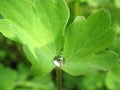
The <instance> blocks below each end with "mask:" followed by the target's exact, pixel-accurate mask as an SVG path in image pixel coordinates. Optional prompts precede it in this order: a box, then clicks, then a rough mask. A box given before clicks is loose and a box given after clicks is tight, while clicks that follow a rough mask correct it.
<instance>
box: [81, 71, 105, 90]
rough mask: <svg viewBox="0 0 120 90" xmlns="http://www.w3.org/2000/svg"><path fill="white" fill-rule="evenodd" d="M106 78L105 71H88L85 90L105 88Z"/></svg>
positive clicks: (84, 81) (84, 79) (85, 78)
mask: <svg viewBox="0 0 120 90" xmlns="http://www.w3.org/2000/svg"><path fill="white" fill-rule="evenodd" d="M104 78H105V73H103V72H94V73H88V74H86V75H85V76H84V78H83V85H84V87H85V89H84V90H97V89H98V88H99V90H104V89H103V87H104Z"/></svg>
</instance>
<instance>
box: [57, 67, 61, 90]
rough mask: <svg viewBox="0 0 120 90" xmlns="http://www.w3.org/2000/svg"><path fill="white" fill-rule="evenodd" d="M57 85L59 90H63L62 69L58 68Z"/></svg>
mask: <svg viewBox="0 0 120 90" xmlns="http://www.w3.org/2000/svg"><path fill="white" fill-rule="evenodd" d="M57 85H58V87H57V88H58V90H61V68H60V66H59V67H57Z"/></svg>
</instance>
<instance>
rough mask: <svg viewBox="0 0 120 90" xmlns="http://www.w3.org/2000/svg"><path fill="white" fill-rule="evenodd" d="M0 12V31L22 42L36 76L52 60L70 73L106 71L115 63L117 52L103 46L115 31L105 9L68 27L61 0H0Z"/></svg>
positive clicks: (52, 66)
mask: <svg viewBox="0 0 120 90" xmlns="http://www.w3.org/2000/svg"><path fill="white" fill-rule="evenodd" d="M0 13H1V15H2V16H3V19H1V20H0V32H2V34H3V35H4V36H6V37H7V38H9V39H11V40H14V41H17V42H20V43H21V44H22V45H23V49H24V52H25V54H26V56H27V57H28V59H29V61H30V62H31V63H32V65H33V70H34V71H35V72H36V73H38V74H39V75H44V74H47V73H49V72H50V71H51V70H53V69H54V68H55V67H56V65H54V63H53V62H54V59H55V60H56V61H57V63H60V64H62V62H63V65H60V66H58V68H60V69H62V70H64V71H66V72H68V73H69V74H71V75H81V74H85V73H88V72H92V71H96V70H109V69H111V68H112V67H113V66H115V65H117V64H118V55H117V54H116V53H115V52H113V51H109V50H107V49H106V48H108V47H109V46H110V45H111V44H112V42H113V40H114V37H115V31H114V30H113V29H112V28H111V26H110V24H111V18H110V14H109V13H108V12H107V11H105V10H99V11H97V12H96V13H95V14H93V15H91V16H89V17H88V18H87V20H86V19H85V18H84V17H83V16H78V17H76V19H75V20H74V21H73V23H72V24H71V25H70V26H69V28H68V29H66V28H65V27H66V24H67V22H68V19H69V10H68V7H67V5H66V3H65V1H64V0H19V1H16V0H9V1H8V0H0ZM61 54H62V57H61V56H60V55H61ZM61 58H62V59H63V60H64V61H61Z"/></svg>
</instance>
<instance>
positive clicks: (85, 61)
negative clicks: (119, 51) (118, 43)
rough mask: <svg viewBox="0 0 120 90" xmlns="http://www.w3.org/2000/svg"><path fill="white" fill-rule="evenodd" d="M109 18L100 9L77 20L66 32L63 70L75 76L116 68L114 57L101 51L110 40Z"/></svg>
mask: <svg viewBox="0 0 120 90" xmlns="http://www.w3.org/2000/svg"><path fill="white" fill-rule="evenodd" d="M110 22H111V20H110V15H109V14H108V12H106V11H104V10H100V11H98V12H97V13H95V14H93V15H91V16H89V17H88V19H87V20H86V19H85V18H84V17H77V18H76V19H75V21H74V22H73V23H72V24H71V26H70V28H69V30H68V31H67V33H66V39H65V46H64V52H63V53H64V57H65V64H64V65H63V67H62V68H63V70H65V71H66V72H68V73H70V74H72V75H79V74H84V73H87V72H90V71H95V70H101V69H102V70H106V69H110V68H111V67H112V66H114V65H116V63H117V60H118V56H117V55H116V54H115V53H114V52H111V51H104V49H106V48H107V47H108V46H109V45H110V44H111V43H112V41H113V40H114V37H115V32H114V31H113V30H112V29H111V28H110Z"/></svg>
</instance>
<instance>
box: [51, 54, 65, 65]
mask: <svg viewBox="0 0 120 90" xmlns="http://www.w3.org/2000/svg"><path fill="white" fill-rule="evenodd" d="M53 63H54V65H55V66H57V67H60V66H62V65H63V64H64V57H63V56H62V55H60V56H57V57H55V58H54V61H53Z"/></svg>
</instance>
